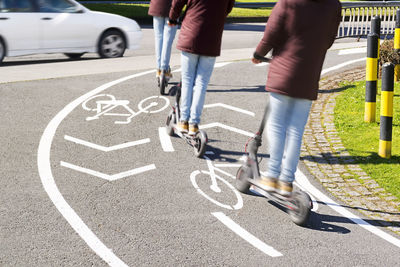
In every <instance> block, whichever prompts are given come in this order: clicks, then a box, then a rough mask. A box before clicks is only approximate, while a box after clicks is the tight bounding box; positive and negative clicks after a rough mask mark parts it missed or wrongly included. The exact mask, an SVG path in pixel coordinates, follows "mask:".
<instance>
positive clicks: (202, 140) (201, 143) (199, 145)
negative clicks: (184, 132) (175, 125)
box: [193, 130, 208, 158]
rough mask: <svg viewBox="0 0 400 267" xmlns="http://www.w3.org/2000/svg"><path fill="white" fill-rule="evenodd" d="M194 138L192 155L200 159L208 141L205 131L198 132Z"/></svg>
mask: <svg viewBox="0 0 400 267" xmlns="http://www.w3.org/2000/svg"><path fill="white" fill-rule="evenodd" d="M194 138H195V145H194V146H193V149H194V154H195V155H196V157H198V158H201V157H203V155H204V153H205V152H206V147H207V141H208V138H207V134H206V132H205V131H203V130H199V131H198V132H197V133H196V136H195V137H194Z"/></svg>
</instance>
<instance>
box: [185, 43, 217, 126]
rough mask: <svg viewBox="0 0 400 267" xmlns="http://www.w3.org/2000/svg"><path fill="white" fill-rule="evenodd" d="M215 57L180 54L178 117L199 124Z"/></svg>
mask: <svg viewBox="0 0 400 267" xmlns="http://www.w3.org/2000/svg"><path fill="white" fill-rule="evenodd" d="M215 60H216V57H208V56H200V55H196V54H191V53H188V52H183V51H182V54H181V67H182V94H181V103H180V108H181V116H180V119H181V120H184V121H189V123H191V124H199V123H200V117H201V113H202V111H203V106H204V100H205V97H206V91H207V86H208V82H209V81H210V78H211V74H212V72H213V69H214V64H215Z"/></svg>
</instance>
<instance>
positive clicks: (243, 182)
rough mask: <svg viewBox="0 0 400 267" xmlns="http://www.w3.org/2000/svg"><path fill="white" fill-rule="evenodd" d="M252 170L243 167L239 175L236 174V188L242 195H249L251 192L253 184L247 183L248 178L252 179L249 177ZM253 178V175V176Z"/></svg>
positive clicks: (238, 172) (239, 170)
mask: <svg viewBox="0 0 400 267" xmlns="http://www.w3.org/2000/svg"><path fill="white" fill-rule="evenodd" d="M249 173H250V169H249V168H246V167H243V166H241V167H240V168H239V169H238V171H237V173H236V182H235V187H236V189H237V190H238V191H239V192H242V193H247V192H249V189H250V186H251V184H250V183H249V182H248V181H247V178H252V177H249V176H250V175H249ZM251 176H252V175H251Z"/></svg>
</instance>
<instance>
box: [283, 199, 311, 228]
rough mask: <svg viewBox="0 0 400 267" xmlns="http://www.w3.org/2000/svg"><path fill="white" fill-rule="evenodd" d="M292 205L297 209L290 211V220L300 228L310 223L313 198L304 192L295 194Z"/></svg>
mask: <svg viewBox="0 0 400 267" xmlns="http://www.w3.org/2000/svg"><path fill="white" fill-rule="evenodd" d="M292 203H293V204H294V206H295V209H293V210H292V209H289V211H288V212H289V216H290V219H291V220H292V221H293V222H294V223H295V224H297V225H299V226H304V225H305V224H306V223H307V222H308V218H309V217H310V213H311V198H310V196H309V195H308V194H307V193H305V192H303V191H296V192H293V198H292Z"/></svg>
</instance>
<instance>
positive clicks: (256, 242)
mask: <svg viewBox="0 0 400 267" xmlns="http://www.w3.org/2000/svg"><path fill="white" fill-rule="evenodd" d="M211 214H212V215H213V216H214V217H215V218H217V219H218V220H219V221H220V222H222V223H223V224H224V225H225V226H226V227H228V228H229V229H231V230H232V231H233V232H234V233H235V234H237V235H238V236H240V237H241V238H243V239H244V240H246V241H247V242H249V243H250V244H251V245H253V246H254V247H255V248H257V249H259V250H261V251H262V252H263V253H265V254H267V255H268V256H271V257H281V256H283V255H282V253H280V252H279V251H277V250H276V249H274V248H273V247H271V246H269V245H267V244H265V243H264V242H263V241H261V240H260V239H258V238H257V237H255V236H254V235H252V234H251V233H249V232H247V231H246V230H245V229H243V228H242V227H241V226H240V225H238V224H237V223H235V222H234V221H233V220H232V219H231V218H229V217H228V216H226V215H225V214H224V213H222V212H212V213H211Z"/></svg>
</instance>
